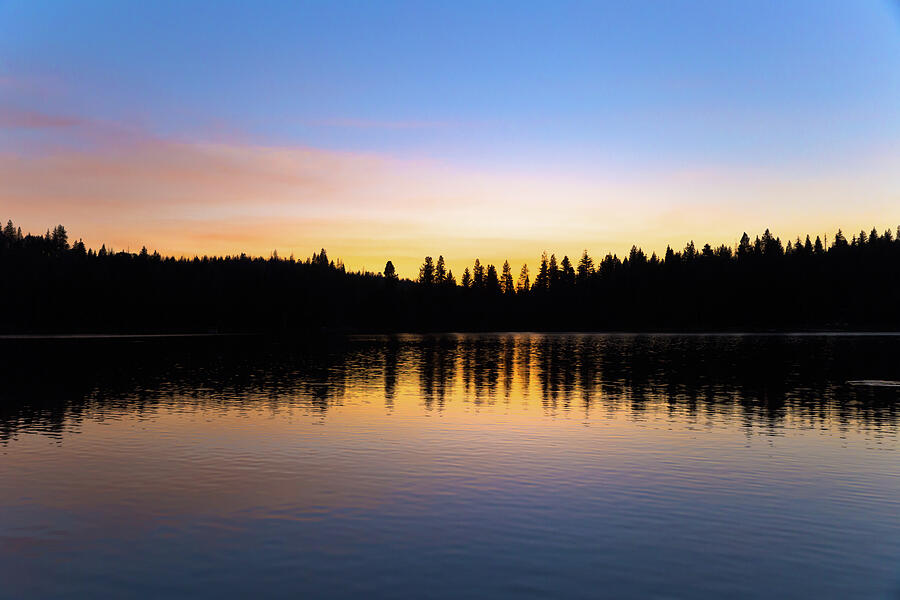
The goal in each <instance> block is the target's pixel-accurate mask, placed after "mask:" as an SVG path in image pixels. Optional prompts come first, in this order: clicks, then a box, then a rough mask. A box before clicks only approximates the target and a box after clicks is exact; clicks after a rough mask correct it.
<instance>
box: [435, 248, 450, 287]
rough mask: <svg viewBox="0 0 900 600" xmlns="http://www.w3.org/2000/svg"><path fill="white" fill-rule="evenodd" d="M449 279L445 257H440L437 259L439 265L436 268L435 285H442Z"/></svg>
mask: <svg viewBox="0 0 900 600" xmlns="http://www.w3.org/2000/svg"><path fill="white" fill-rule="evenodd" d="M446 279H447V269H446V267H444V256H443V255H440V256H438V259H437V265H435V267H434V283H436V284H438V285H440V284H442V283H444V280H446Z"/></svg>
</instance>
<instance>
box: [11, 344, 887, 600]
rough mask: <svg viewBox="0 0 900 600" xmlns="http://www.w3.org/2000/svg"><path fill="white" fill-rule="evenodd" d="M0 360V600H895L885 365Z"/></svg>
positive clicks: (177, 355)
mask: <svg viewBox="0 0 900 600" xmlns="http://www.w3.org/2000/svg"><path fill="white" fill-rule="evenodd" d="M0 354H2V359H3V361H2V365H3V366H2V367H0V388H2V392H0V581H2V583H3V585H2V587H0V596H3V597H9V598H25V597H28V598H51V597H60V598H63V597H65V598H72V597H90V598H100V597H115V598H120V597H132V598H160V597H165V598H196V597H207V596H208V597H219V598H221V597H225V598H244V597H250V596H254V595H264V596H266V597H283V598H296V597H308V598H313V597H315V598H398V597H411V598H461V597H492V598H527V597H534V598H597V597H611V598H613V597H614V598H629V597H633V598H647V597H659V598H722V597H729V598H773V597H820V598H886V597H888V598H896V597H900V455H898V452H897V450H898V446H900V444H898V417H900V414H898V407H900V392H898V388H896V387H894V386H890V385H888V386H884V385H882V386H877V385H867V384H866V382H872V381H882V382H885V381H887V382H891V381H897V380H900V363H898V361H897V357H898V356H900V337H896V336H809V335H804V336H801V335H797V336H676V335H664V336H626V335H613V336H603V335H537V334H514V335H512V334H511V335H448V336H400V337H357V338H352V339H349V340H345V341H334V340H332V341H329V342H323V341H316V342H315V343H311V344H305V345H300V344H292V345H287V344H283V343H282V344H275V343H272V342H270V341H265V340H256V339H251V338H240V339H228V338H223V339H219V338H202V339H194V340H191V339H163V338H161V339H152V338H143V339H138V340H128V339H115V338H113V339H52V340H48V339H44V340H38V339H32V340H23V339H19V340H9V339H7V340H2V341H0ZM848 382H854V384H849V383H848ZM860 382H862V384H860Z"/></svg>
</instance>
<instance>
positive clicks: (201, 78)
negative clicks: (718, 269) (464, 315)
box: [0, 0, 900, 276]
mask: <svg viewBox="0 0 900 600" xmlns="http://www.w3.org/2000/svg"><path fill="white" fill-rule="evenodd" d="M0 218H2V219H3V221H4V222H5V221H6V219H7V218H10V219H12V220H13V221H15V222H16V223H17V224H20V225H21V226H22V228H23V230H26V231H29V230H30V231H35V232H38V231H44V230H46V229H47V228H49V227H52V226H54V225H55V224H57V223H62V224H64V225H66V227H67V228H68V230H69V231H70V234H71V235H73V236H74V237H76V238H83V239H84V241H85V243H87V244H88V245H89V246H94V247H99V245H100V244H101V243H105V244H107V246H110V245H111V246H113V247H114V248H116V249H130V250H132V251H136V250H137V249H139V248H140V247H141V246H143V245H146V246H147V247H148V248H151V249H156V250H159V251H160V252H161V253H164V254H174V255H186V256H193V255H195V254H201V255H202V254H235V253H240V252H246V253H248V254H255V255H265V256H268V255H269V254H270V253H271V252H272V251H273V250H277V251H278V253H279V254H281V255H284V256H287V255H289V254H291V253H295V254H296V255H297V257H306V256H308V255H310V254H311V253H312V252H313V251H316V250H317V249H319V248H321V247H325V248H326V249H327V250H328V253H329V256H332V257H338V256H339V257H342V258H343V260H344V261H345V263H346V264H347V266H348V267H349V268H351V269H369V270H376V271H380V270H382V269H383V267H384V263H385V261H386V260H388V259H390V260H392V261H393V262H394V264H395V265H396V266H397V267H398V270H399V272H400V274H401V275H405V276H414V275H415V273H416V270H417V266H418V265H419V264H420V263H421V262H422V259H423V257H424V256H426V255H431V256H435V257H436V256H438V255H443V256H444V257H445V258H446V260H447V262H448V264H449V266H450V267H451V268H452V269H453V270H454V272H455V273H457V274H460V273H461V272H462V268H463V267H464V266H465V265H470V264H471V263H472V261H474V259H475V258H476V257H478V258H480V259H481V261H482V262H484V263H495V264H497V265H498V266H499V265H500V264H502V262H503V260H504V259H509V260H510V263H511V264H512V265H513V269H514V270H515V271H517V270H518V267H519V265H520V264H521V263H523V262H528V263H529V264H530V265H534V266H536V263H537V262H538V259H539V257H540V255H541V253H542V252H543V251H545V250H546V251H548V252H555V253H556V254H557V255H558V256H562V255H563V254H568V255H569V256H570V257H574V256H580V254H581V252H582V250H583V249H587V250H588V251H589V252H590V253H591V254H593V255H604V254H606V253H607V252H614V253H618V254H619V255H622V254H623V253H627V251H628V249H629V248H630V247H631V245H632V244H637V245H638V246H641V247H643V248H644V249H645V250H646V251H647V252H648V253H649V252H651V251H656V252H660V253H661V252H662V251H664V250H665V247H666V245H667V244H671V245H672V246H673V247H676V248H678V247H682V246H684V245H685V244H686V243H687V242H688V241H690V240H695V241H696V242H698V243H705V242H710V243H713V244H714V245H715V244H719V243H726V244H734V243H735V242H736V241H737V240H738V239H739V238H740V236H741V233H742V232H744V231H747V232H749V233H750V234H751V236H752V235H755V234H757V233H761V232H762V231H763V230H764V229H765V228H771V229H772V231H774V232H775V233H777V234H779V235H781V236H782V237H783V238H793V237H795V236H797V235H801V234H802V235H805V234H806V233H811V234H814V235H815V234H820V235H825V234H828V235H829V237H831V235H832V234H833V232H834V231H835V230H837V228H838V227H841V228H843V229H844V230H845V232H847V231H850V232H853V231H859V230H860V229H862V228H864V229H865V230H866V231H868V230H870V229H871V228H872V227H873V226H877V227H878V228H879V229H880V230H883V229H887V228H892V229H893V228H896V226H897V225H898V224H900V4H898V3H897V2H894V1H891V2H889V1H885V0H881V1H875V0H871V1H870V0H859V1H854V2H846V1H844V0H840V1H829V0H815V1H806V0H795V1H791V2H783V1H767V0H754V1H746V2H745V1H739V0H733V1H724V2H723V1H710V2H681V1H677V0H673V1H659V2H624V1H623V2H560V1H553V2H550V1H548V2H528V1H518V2H466V1H457V2H411V3H405V2H404V3H394V2H386V1H378V2H371V1H365V2H350V1H347V2H285V3H278V2H258V3H251V2H223V1H217V2H184V1H178V2H167V1H155V2H129V1H112V2H92V1H84V2H77V3H76V2H61V1H57V2H44V1H42V0H27V1H18V0H0Z"/></svg>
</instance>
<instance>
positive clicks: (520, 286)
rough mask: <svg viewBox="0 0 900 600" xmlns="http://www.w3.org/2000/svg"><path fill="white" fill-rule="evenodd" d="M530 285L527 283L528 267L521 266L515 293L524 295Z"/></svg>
mask: <svg viewBox="0 0 900 600" xmlns="http://www.w3.org/2000/svg"><path fill="white" fill-rule="evenodd" d="M530 289H531V287H530V284H529V281H528V265H527V264H525V265H522V269H521V270H520V271H519V280H518V281H517V282H516V292H518V293H520V294H524V293H526V292H527V291H528V290H530Z"/></svg>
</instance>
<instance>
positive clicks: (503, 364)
mask: <svg viewBox="0 0 900 600" xmlns="http://www.w3.org/2000/svg"><path fill="white" fill-rule="evenodd" d="M898 346H900V339H898V338H891V337H870V338H851V337H828V338H821V337H794V338H791V337H786V336H771V337H764V336H746V337H734V336H625V335H622V336H591V335H529V334H519V335H509V336H506V335H493V336H492V335H482V336H477V335H476V336H441V335H434V336H422V337H417V336H409V337H399V338H396V337H394V338H388V337H385V338H380V337H376V338H371V339H362V340H357V341H352V342H350V343H345V344H337V345H329V344H324V345H323V344H321V343H317V344H316V346H315V347H314V348H310V347H296V346H285V345H273V344H269V343H263V342H259V341H257V342H254V343H252V344H251V343H248V342H245V341H243V342H240V343H238V342H235V341H229V342H222V341H216V342H215V343H214V344H210V343H208V342H199V341H196V340H195V341H171V340H167V341H156V342H141V343H135V342H133V341H116V342H97V341H93V342H84V341H81V342H67V343H61V342H52V343H47V342H43V345H41V344H39V343H27V344H25V343H18V345H15V344H7V346H5V347H3V348H0V352H2V354H3V356H2V358H3V359H4V361H3V362H4V364H5V365H6V368H5V369H4V373H3V385H2V386H0V401H2V402H0V440H7V439H9V438H10V437H11V436H13V435H15V434H16V432H18V431H23V430H28V431H36V432H41V433H44V434H46V435H51V436H61V435H62V434H63V433H64V432H65V431H66V430H67V429H70V428H73V427H77V426H78V425H79V424H80V423H81V422H83V421H84V420H85V419H94V420H100V419H103V418H109V417H111V416H115V415H124V414H128V415H136V416H137V417H144V416H152V415H153V414H155V413H156V412H157V411H159V410H160V408H161V407H175V408H183V409H199V408H204V409H210V408H212V409H215V408H219V409H221V410H223V411H232V412H233V411H240V410H248V411H249V410H251V409H253V410H258V409H260V408H265V409H267V410H269V411H271V412H273V413H277V412H278V411H282V410H285V409H286V408H287V407H291V408H293V407H299V408H301V409H302V410H305V411H307V412H308V413H310V414H320V415H324V414H326V413H327V411H328V409H329V408H330V407H332V406H335V405H337V404H340V403H342V402H343V401H344V398H345V397H346V395H347V394H348V392H353V393H354V394H381V393H383V395H384V401H385V406H386V407H388V408H389V409H390V408H392V407H393V404H394V402H395V398H396V395H397V390H398V389H400V387H401V386H402V385H403V384H404V382H407V385H409V384H410V383H412V384H413V385H416V384H417V388H413V389H417V393H418V395H419V397H420V398H421V401H422V404H423V407H424V409H425V410H441V409H442V408H443V407H444V406H445V403H446V402H448V401H450V399H451V398H457V399H460V400H464V401H471V402H473V403H474V404H475V405H476V406H478V405H481V404H491V403H493V402H494V401H495V400H496V398H497V397H501V398H503V399H504V402H508V401H510V400H511V399H512V400H515V399H516V398H520V399H522V400H524V399H527V398H528V397H529V395H534V394H537V395H539V397H540V401H541V406H542V407H543V409H544V411H545V412H547V413H548V414H551V415H552V414H557V413H566V412H569V411H571V410H573V408H574V407H577V410H578V411H579V413H581V412H583V413H584V415H585V417H588V416H589V415H590V413H591V412H592V411H596V410H598V409H599V410H601V411H606V412H609V413H616V412H623V411H624V412H625V413H626V414H628V416H629V417H630V418H632V419H644V418H648V417H649V416H650V415H651V414H659V413H660V412H661V411H662V412H663V413H665V414H667V415H669V417H671V418H673V419H674V418H680V419H686V420H689V421H692V422H698V423H702V422H706V423H708V424H710V425H715V424H716V423H721V422H723V421H729V422H732V423H739V424H743V425H744V426H745V427H747V428H754V427H764V428H767V429H768V430H770V431H771V432H777V431H778V429H779V428H780V427H781V426H782V425H783V424H785V423H786V422H793V423H799V424H801V425H803V426H826V425H827V426H837V427H839V428H844V429H846V428H851V427H859V428H866V429H877V428H881V427H891V428H896V425H897V417H898V415H897V410H898V408H897V407H898V402H897V400H898V394H897V391H896V390H892V389H885V390H877V389H865V388H863V389H854V388H850V387H849V386H846V385H844V382H845V381H846V380H849V379H865V378H878V379H900V373H898V366H897V365H895V364H894V363H893V361H892V357H893V356H896V353H897V349H898V348H897V347H898ZM457 383H460V384H461V386H460V388H459V389H456V388H455V385H456V384H457Z"/></svg>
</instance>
